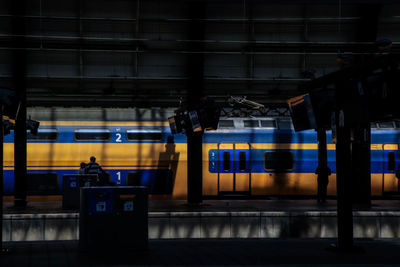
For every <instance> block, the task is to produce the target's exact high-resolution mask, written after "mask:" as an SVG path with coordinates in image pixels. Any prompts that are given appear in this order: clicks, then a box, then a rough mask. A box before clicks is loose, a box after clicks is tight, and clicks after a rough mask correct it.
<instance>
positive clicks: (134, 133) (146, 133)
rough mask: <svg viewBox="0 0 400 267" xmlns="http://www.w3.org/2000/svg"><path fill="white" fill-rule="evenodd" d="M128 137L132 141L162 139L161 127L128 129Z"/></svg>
mask: <svg viewBox="0 0 400 267" xmlns="http://www.w3.org/2000/svg"><path fill="white" fill-rule="evenodd" d="M126 139H128V140H130V141H160V140H161V139H162V132H161V129H128V130H127V131H126Z"/></svg>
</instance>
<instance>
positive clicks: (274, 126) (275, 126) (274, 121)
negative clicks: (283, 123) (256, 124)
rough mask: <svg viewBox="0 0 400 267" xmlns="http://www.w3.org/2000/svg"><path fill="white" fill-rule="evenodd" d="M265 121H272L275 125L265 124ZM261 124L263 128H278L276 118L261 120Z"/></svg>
mask: <svg viewBox="0 0 400 267" xmlns="http://www.w3.org/2000/svg"><path fill="white" fill-rule="evenodd" d="M263 122H272V124H273V126H263ZM260 126H261V128H267V129H277V128H278V127H277V122H276V120H260Z"/></svg>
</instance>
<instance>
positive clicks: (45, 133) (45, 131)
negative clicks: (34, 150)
mask: <svg viewBox="0 0 400 267" xmlns="http://www.w3.org/2000/svg"><path fill="white" fill-rule="evenodd" d="M26 132H27V133H26V138H27V139H28V140H51V141H55V140H57V138H58V131H57V129H56V128H41V129H40V128H39V129H38V133H37V135H33V134H31V133H30V131H26Z"/></svg>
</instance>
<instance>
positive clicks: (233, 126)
mask: <svg viewBox="0 0 400 267" xmlns="http://www.w3.org/2000/svg"><path fill="white" fill-rule="evenodd" d="M221 122H232V126H225V125H224V126H222V125H220V124H221ZM219 128H221V129H234V128H235V122H234V121H233V120H219V122H218V129H219Z"/></svg>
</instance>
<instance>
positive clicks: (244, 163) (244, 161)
mask: <svg viewBox="0 0 400 267" xmlns="http://www.w3.org/2000/svg"><path fill="white" fill-rule="evenodd" d="M242 155H244V158H243V157H242ZM238 158H239V161H238V170H239V171H241V172H243V171H246V170H247V153H246V152H245V151H239V153H238ZM243 165H244V168H242V167H243Z"/></svg>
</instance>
